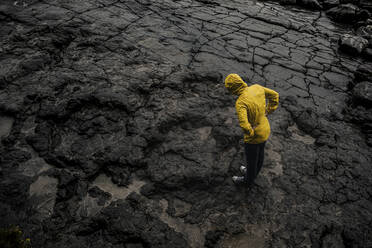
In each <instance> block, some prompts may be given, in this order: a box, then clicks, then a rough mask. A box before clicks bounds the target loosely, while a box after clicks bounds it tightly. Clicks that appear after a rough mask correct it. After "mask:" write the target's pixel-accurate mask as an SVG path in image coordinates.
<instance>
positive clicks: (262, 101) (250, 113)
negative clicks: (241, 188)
mask: <svg viewBox="0 0 372 248" xmlns="http://www.w3.org/2000/svg"><path fill="white" fill-rule="evenodd" d="M225 87H226V88H227V89H228V90H229V91H230V93H232V94H234V95H237V96H238V99H237V100H236V103H235V108H236V113H237V115H238V119H239V125H240V127H241V128H242V129H243V133H244V150H245V156H246V166H241V167H240V171H241V172H242V173H243V175H244V176H233V177H232V179H233V182H234V183H244V182H245V183H246V184H247V185H248V186H251V185H252V183H253V181H254V179H255V178H256V176H257V175H258V173H259V172H260V170H261V167H262V165H263V162H264V150H265V143H266V140H267V139H268V138H269V136H270V124H269V121H268V119H267V117H266V116H267V115H268V114H271V113H272V112H273V111H274V110H275V109H277V107H278V104H279V94H278V93H277V92H275V91H274V90H271V89H268V88H265V87H263V86H261V85H258V84H253V85H251V86H249V87H248V85H247V84H246V83H245V82H244V81H243V80H242V78H241V77H240V76H239V75H238V74H229V75H228V76H227V77H226V79H225ZM266 102H267V104H266Z"/></svg>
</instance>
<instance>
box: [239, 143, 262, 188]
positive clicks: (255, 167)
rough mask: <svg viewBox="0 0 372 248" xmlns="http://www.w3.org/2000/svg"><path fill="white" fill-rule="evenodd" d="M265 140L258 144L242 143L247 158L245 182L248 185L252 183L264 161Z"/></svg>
mask: <svg viewBox="0 0 372 248" xmlns="http://www.w3.org/2000/svg"><path fill="white" fill-rule="evenodd" d="M265 144H266V141H265V142H263V143H260V144H248V143H245V144H244V149H245V156H246V159H247V174H246V175H245V182H246V183H247V185H248V186H250V185H252V183H253V182H254V179H255V178H256V177H257V175H258V173H259V172H260V170H261V167H262V165H263V162H264V155H265V153H264V151H265Z"/></svg>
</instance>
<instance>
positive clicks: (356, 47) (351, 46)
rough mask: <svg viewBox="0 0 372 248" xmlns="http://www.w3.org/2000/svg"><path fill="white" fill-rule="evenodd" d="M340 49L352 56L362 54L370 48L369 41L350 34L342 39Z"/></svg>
mask: <svg viewBox="0 0 372 248" xmlns="http://www.w3.org/2000/svg"><path fill="white" fill-rule="evenodd" d="M339 44H340V49H341V50H342V51H344V52H347V53H351V54H355V53H357V54H360V53H362V51H363V50H364V49H365V48H366V47H367V46H368V40H366V39H364V38H362V37H359V36H353V35H349V34H345V35H343V36H341V37H340V40H339Z"/></svg>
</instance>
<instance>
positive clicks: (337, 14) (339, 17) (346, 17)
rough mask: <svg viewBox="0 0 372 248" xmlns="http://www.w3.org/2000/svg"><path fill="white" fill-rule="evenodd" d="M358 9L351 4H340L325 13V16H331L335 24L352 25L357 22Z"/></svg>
mask: <svg viewBox="0 0 372 248" xmlns="http://www.w3.org/2000/svg"><path fill="white" fill-rule="evenodd" d="M358 12H359V8H358V7H357V6H355V5H353V4H341V5H339V6H337V7H333V8H331V9H329V10H328V11H327V15H329V16H331V17H332V19H334V20H335V21H337V22H343V23H353V22H356V21H358Z"/></svg>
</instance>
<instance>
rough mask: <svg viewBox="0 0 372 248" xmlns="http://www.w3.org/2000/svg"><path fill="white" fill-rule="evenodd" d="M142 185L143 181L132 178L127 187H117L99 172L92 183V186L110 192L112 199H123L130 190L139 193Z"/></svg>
mask: <svg viewBox="0 0 372 248" xmlns="http://www.w3.org/2000/svg"><path fill="white" fill-rule="evenodd" d="M143 185H145V182H144V181H140V180H137V179H134V180H132V183H131V184H130V185H128V187H119V186H117V185H116V184H114V183H113V182H112V181H111V178H109V177H108V176H106V175H105V174H100V175H99V176H98V177H97V178H96V179H95V180H94V181H93V183H92V187H94V186H97V187H98V188H100V189H102V190H103V191H105V192H108V193H110V194H111V195H112V200H118V199H125V198H126V197H127V196H128V195H129V194H130V193H132V192H136V193H138V194H140V190H141V188H142V186H143Z"/></svg>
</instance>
